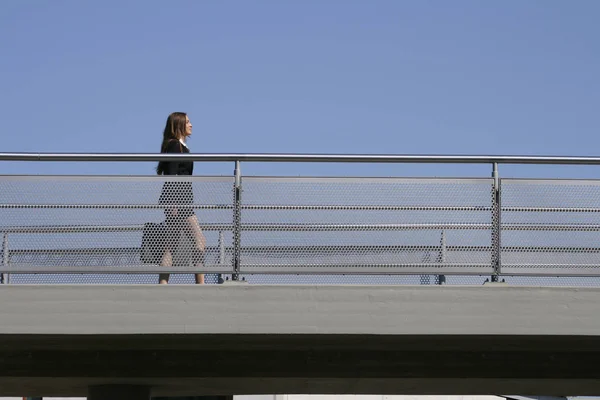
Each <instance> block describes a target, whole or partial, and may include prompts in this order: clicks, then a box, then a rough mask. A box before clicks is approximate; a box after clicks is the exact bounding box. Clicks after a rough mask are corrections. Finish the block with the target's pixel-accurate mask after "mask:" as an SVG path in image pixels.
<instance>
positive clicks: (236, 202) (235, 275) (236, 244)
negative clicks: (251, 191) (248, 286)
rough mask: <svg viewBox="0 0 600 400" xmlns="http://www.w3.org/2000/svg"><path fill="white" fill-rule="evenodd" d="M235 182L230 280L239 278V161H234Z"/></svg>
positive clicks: (240, 214)
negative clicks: (231, 272) (231, 271)
mask: <svg viewBox="0 0 600 400" xmlns="http://www.w3.org/2000/svg"><path fill="white" fill-rule="evenodd" d="M234 175H235V183H234V187H233V274H232V275H231V280H232V281H237V280H239V279H240V255H241V249H240V245H241V223H242V210H241V208H242V171H241V169H240V162H239V161H236V162H235V171H234Z"/></svg>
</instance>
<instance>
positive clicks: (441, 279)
mask: <svg viewBox="0 0 600 400" xmlns="http://www.w3.org/2000/svg"><path fill="white" fill-rule="evenodd" d="M438 261H439V263H440V264H442V265H444V264H445V263H446V231H442V235H441V237H440V256H439V258H438ZM444 283H446V275H437V276H436V277H435V284H436V285H443V284H444Z"/></svg>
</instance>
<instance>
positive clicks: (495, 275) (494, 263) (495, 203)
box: [491, 163, 502, 282]
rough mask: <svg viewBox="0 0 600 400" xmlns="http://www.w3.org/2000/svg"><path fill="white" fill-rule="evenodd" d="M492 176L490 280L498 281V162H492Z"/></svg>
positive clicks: (499, 265) (499, 270) (499, 261)
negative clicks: (491, 271)
mask: <svg viewBox="0 0 600 400" xmlns="http://www.w3.org/2000/svg"><path fill="white" fill-rule="evenodd" d="M492 177H493V178H494V183H493V187H492V268H493V270H494V271H493V273H492V276H491V282H498V277H499V276H500V274H501V265H502V263H501V260H500V217H501V215H500V214H501V213H500V210H501V207H500V177H499V175H498V163H494V167H493V171H492Z"/></svg>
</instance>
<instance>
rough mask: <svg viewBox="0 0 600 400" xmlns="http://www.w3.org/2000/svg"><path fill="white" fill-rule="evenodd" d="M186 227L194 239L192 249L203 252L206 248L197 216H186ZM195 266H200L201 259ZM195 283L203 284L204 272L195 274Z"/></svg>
mask: <svg viewBox="0 0 600 400" xmlns="http://www.w3.org/2000/svg"><path fill="white" fill-rule="evenodd" d="M187 222H188V228H189V231H190V233H191V237H192V238H193V240H194V250H195V251H196V252H198V253H204V250H205V248H206V238H205V237H204V234H203V233H202V229H201V228H200V223H199V222H198V217H197V216H195V215H192V216H190V217H188V219H187ZM196 266H197V267H201V266H202V261H199V262H198V263H197V264H196ZM195 278H196V284H199V285H203V284H204V274H196V276H195Z"/></svg>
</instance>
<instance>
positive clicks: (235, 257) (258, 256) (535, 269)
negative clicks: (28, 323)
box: [0, 153, 600, 283]
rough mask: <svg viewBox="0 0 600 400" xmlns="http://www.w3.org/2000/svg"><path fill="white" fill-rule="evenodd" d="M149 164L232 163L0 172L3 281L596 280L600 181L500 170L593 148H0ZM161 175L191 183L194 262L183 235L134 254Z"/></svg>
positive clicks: (576, 160)
mask: <svg viewBox="0 0 600 400" xmlns="http://www.w3.org/2000/svg"><path fill="white" fill-rule="evenodd" d="M158 160H164V161H168V160H189V161H195V162H224V161H226V162H233V163H234V165H235V168H234V174H233V175H232V176H229V177H206V176H194V177H172V176H170V177H165V176H161V177H158V176H117V177H115V176H93V177H92V176H57V175H55V176H39V175H35V176H15V175H4V176H0V217H2V218H1V219H0V233H1V234H2V238H3V242H2V265H1V266H0V273H1V274H2V275H0V276H1V278H2V281H3V282H5V283H6V282H8V281H9V279H10V274H30V273H35V274H41V273H51V274H68V273H77V274H137V273H142V274H157V273H173V274H183V273H186V274H189V273H192V272H204V273H213V274H228V275H231V279H232V280H238V279H240V276H242V275H244V274H344V275H351V274H357V275H360V274H367V275H377V274H385V275H421V276H423V275H432V276H436V277H438V278H437V279H441V280H443V276H446V275H478V276H481V275H487V276H489V277H490V279H491V280H492V281H498V280H499V279H501V277H502V276H506V275H510V276H518V275H524V276H527V275H532V276H600V180H581V179H579V180H558V179H510V178H501V177H500V174H499V165H500V164H563V165H568V164H571V165H573V164H576V165H599V164H600V158H597V157H545V156H531V157H529V156H413V155H310V154H185V155H174V154H42V153H39V154H32V153H10V154H9V153H0V161H36V162H42V161H49V162H53V161H74V162H77V161H85V162H89V161H99V162H104V161H128V162H135V161H158ZM242 162H319V163H322V162H332V163H339V162H344V163H346V162H352V163H435V164H447V163H455V164H489V165H490V166H491V172H492V176H491V178H404V177H398V178H357V177H327V178H322V177H277V176H273V177H253V176H243V175H242V169H241V164H242ZM167 181H176V182H177V181H179V182H190V183H192V184H193V187H194V193H195V195H194V198H195V199H196V201H195V202H194V203H193V205H191V207H192V208H193V209H194V210H195V211H196V212H197V213H201V215H199V217H198V219H199V220H200V225H201V228H202V230H203V231H204V232H205V235H206V236H207V247H206V250H205V254H204V256H205V258H204V262H203V263H202V265H191V264H190V263H191V261H190V256H191V253H192V252H191V251H190V250H189V249H190V247H189V246H190V245H189V243H188V244H187V248H186V247H185V246H186V245H183V244H182V245H181V248H183V249H184V250H182V255H181V257H180V258H181V260H183V261H179V262H178V263H174V264H173V265H171V266H165V265H160V263H142V262H141V261H139V257H140V255H139V246H140V235H141V234H142V232H143V229H144V222H147V221H150V220H153V221H156V222H158V221H159V220H160V219H161V217H160V215H162V214H160V213H161V212H162V210H163V209H164V208H165V205H161V204H158V202H157V201H156V199H157V198H158V194H157V193H158V192H159V190H160V187H161V186H162V185H163V184H164V183H165V182H167ZM177 206H190V205H177ZM156 213H159V214H158V215H157V214H156ZM1 221H3V222H1ZM65 221H66V222H67V223H65ZM119 222H124V223H119ZM182 241H185V238H178V243H181V242H182ZM178 246H179V244H178ZM186 249H187V250H186ZM174 256H175V254H174ZM111 257H112V258H111ZM119 257H121V258H122V260H121V261H116V259H117V258H119ZM186 257H187V258H186ZM440 277H442V278H440Z"/></svg>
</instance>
